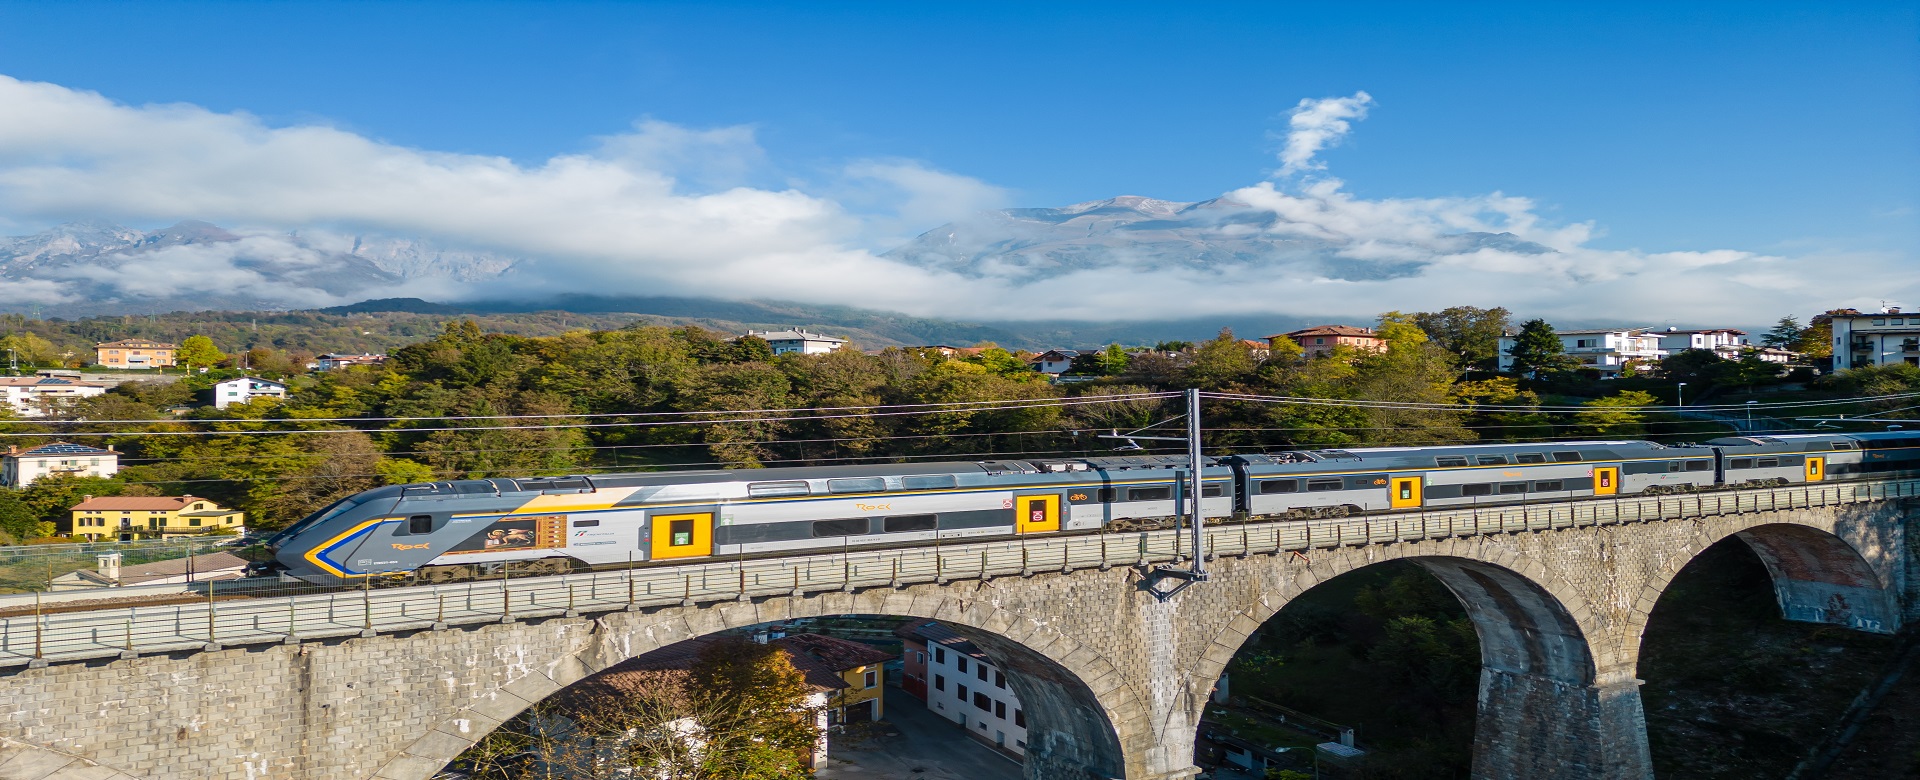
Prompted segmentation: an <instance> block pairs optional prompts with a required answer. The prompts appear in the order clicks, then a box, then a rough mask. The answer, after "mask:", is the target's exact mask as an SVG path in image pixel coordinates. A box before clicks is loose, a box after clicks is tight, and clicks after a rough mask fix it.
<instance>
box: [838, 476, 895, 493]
mask: <svg viewBox="0 0 1920 780" xmlns="http://www.w3.org/2000/svg"><path fill="white" fill-rule="evenodd" d="M886 489H887V481H886V480H884V479H881V478H879V477H861V478H859V479H829V480H827V492H828V493H878V492H881V491H883V490H886Z"/></svg>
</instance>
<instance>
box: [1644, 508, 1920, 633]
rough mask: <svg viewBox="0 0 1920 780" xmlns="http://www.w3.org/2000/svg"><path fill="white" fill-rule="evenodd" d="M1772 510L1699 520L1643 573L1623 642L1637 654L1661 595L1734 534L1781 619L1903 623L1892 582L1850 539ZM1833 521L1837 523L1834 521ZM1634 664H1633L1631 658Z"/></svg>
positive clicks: (1874, 628) (1885, 626)
mask: <svg viewBox="0 0 1920 780" xmlns="http://www.w3.org/2000/svg"><path fill="white" fill-rule="evenodd" d="M1782 520H1783V518H1781V517H1780V516H1778V515H1769V516H1753V517H1750V518H1740V519H1733V520H1723V521H1720V522H1716V523H1711V524H1707V525H1703V526H1702V527H1701V528H1700V532H1699V533H1698V534H1696V535H1695V536H1694V537H1693V539H1692V540H1690V541H1689V542H1688V544H1687V546H1686V548H1685V549H1684V551H1683V553H1682V554H1680V555H1675V556H1672V557H1671V558H1669V559H1667V560H1666V561H1664V563H1663V565H1662V566H1660V567H1659V568H1658V569H1656V570H1655V571H1654V572H1653V574H1652V575H1651V576H1649V577H1648V578H1647V581H1646V584H1645V585H1644V587H1643V588H1642V590H1641V593H1640V597H1639V598H1638V599H1637V600H1636V601H1635V604H1634V609H1633V612H1632V614H1631V615H1630V616H1629V618H1628V627H1627V628H1628V633H1627V640H1628V641H1627V644H1628V645H1629V646H1630V649H1632V650H1633V651H1634V653H1635V656H1636V659H1635V660H1636V662H1637V660H1638V649H1639V647H1640V645H1641V643H1643V642H1644V641H1645V640H1646V631H1647V621H1648V619H1649V618H1651V616H1652V614H1653V607H1654V605H1655V604H1658V603H1659V601H1660V596H1661V594H1664V593H1666V591H1667V588H1668V587H1669V586H1671V585H1672V584H1673V579H1674V578H1675V577H1678V576H1679V575H1680V571H1681V570H1682V569H1685V568H1686V567H1687V564H1689V563H1692V562H1693V560H1694V559H1695V558H1698V557H1699V556H1700V554H1701V553H1703V552H1706V550H1707V548H1709V547H1712V546H1714V545H1715V544H1719V543H1720V542H1722V541H1724V540H1726V539H1728V538H1738V539H1739V540H1740V541H1741V542H1743V543H1745V544H1746V545H1747V549H1749V550H1752V551H1753V553H1754V555H1755V556H1756V557H1758V558H1759V559H1760V562H1761V563H1762V564H1763V565H1765V566H1766V569H1767V574H1768V575H1769V576H1771V577H1772V579H1773V589H1774V597H1775V599H1776V601H1777V602H1778V603H1779V605H1780V614H1781V617H1782V618H1784V619H1786V620H1794V621H1800V622H1807V623H1829V624H1832V625H1839V626H1846V627H1848V628H1852V629H1855V630H1859V631H1869V632H1873V633H1884V634H1891V633H1894V632H1895V631H1897V630H1898V629H1899V627H1900V624H1901V619H1900V606H1899V596H1898V593H1897V591H1898V588H1896V587H1894V584H1893V583H1891V582H1889V580H1890V579H1891V577H1889V576H1886V575H1883V573H1882V572H1881V571H1879V570H1878V569H1876V568H1875V567H1874V565H1873V562H1872V561H1870V560H1868V559H1867V556H1866V555H1864V554H1863V553H1862V552H1861V550H1860V549H1859V548H1858V547H1856V546H1855V545H1854V544H1853V543H1852V542H1849V541H1848V540H1847V539H1845V538H1843V537H1842V536H1841V535H1839V534H1837V533H1835V532H1834V530H1832V529H1830V528H1829V527H1827V524H1825V523H1820V522H1817V521H1816V522H1804V521H1802V518H1801V517H1799V516H1790V517H1788V518H1785V520H1786V521H1785V522H1783V521H1782ZM1836 524H1837V523H1836ZM1636 665H1637V663H1636Z"/></svg>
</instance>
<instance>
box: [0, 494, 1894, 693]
mask: <svg viewBox="0 0 1920 780" xmlns="http://www.w3.org/2000/svg"><path fill="white" fill-rule="evenodd" d="M1917 496H1920V480H1890V481H1878V482H1847V483H1834V484H1819V485H1798V486H1789V487H1779V488H1760V489H1749V490H1737V491H1717V492H1709V493H1695V494H1681V495H1666V496H1628V497H1619V498H1613V499H1588V500H1579V501H1568V502H1560V503H1546V504H1538V505H1531V506H1527V505H1518V506H1516V505H1504V506H1499V507H1486V508H1459V509H1445V510H1425V511H1414V512H1405V513H1399V514H1384V515H1371V516H1365V517H1353V518H1340V519H1322V520H1298V521H1261V522H1248V523H1227V524H1220V525H1212V526H1209V527H1208V529H1207V535H1206V536H1207V545H1208V551H1209V554H1211V555H1214V556H1221V555H1226V556H1233V555H1241V556H1250V555H1254V554H1277V553H1285V552H1294V551H1299V552H1306V551H1311V550H1315V549H1326V548H1336V547H1346V546H1357V545H1366V544H1382V543H1394V542H1415V541H1422V540H1428V539H1443V538H1449V537H1460V536H1476V535H1486V534H1505V533H1518V532H1528V531H1545V530H1554V529H1564V528H1583V527H1593V526H1604V525H1623V524H1628V523H1643V522H1653V521H1665V520H1680V519H1689V518H1696V517H1711V516H1717V515H1729V514H1738V513H1744V512H1768V511H1777V510H1787V509H1801V508H1810V507H1823V506H1836V505H1845V504H1857V503H1866V502H1875V501H1887V500H1897V499H1904V498H1913V497H1917ZM1185 544H1186V538H1185V536H1184V535H1183V534H1182V533H1181V532H1179V531H1175V530H1160V531H1144V532H1133V533H1085V534H1077V535H1070V536H1043V537H1029V538H1023V539H1018V540H1003V541H993V542H979V543H969V544H953V545H938V546H919V547H907V548H896V549H883V550H856V551H843V552H838V553H814V554H808V555H804V556H794V557H789V558H774V559H743V560H734V561H712V560H709V561H707V562H703V563H693V564H686V565H682V566H655V567H647V568H639V569H628V570H620V571H598V572H593V573H587V574H570V575H561V576H549V577H537V578H527V579H520V580H512V579H508V580H487V581H481V582H471V583H460V584H448V585H420V586H413V587H405V588H387V589H373V588H370V587H369V588H365V589H362V590H358V591H332V592H327V593H314V594H306V595H291V596H286V597H284V598H270V597H269V598H246V599H239V600H230V601H219V600H217V599H218V596H219V594H220V592H221V590H220V586H218V585H215V586H214V587H213V589H212V590H210V591H209V592H208V593H207V600H206V601H204V602H197V603H193V604H176V605H166V606H145V607H141V606H132V607H120V608H102V609H97V610H89V611H74V612H62V613H58V614H36V615H25V616H16V617H10V618H5V619H0V667H7V666H21V665H28V666H43V665H46V664H47V663H49V662H54V661H60V662H65V661H75V660H82V659H90V658H109V657H114V656H120V657H124V658H131V657H137V656H139V655H142V654H154V653H172V652H182V651H197V650H216V649H219V648H221V647H223V646H229V645H250V644H264V643H286V644H297V643H299V642H301V641H303V640H311V639H329V638H339V637H351V636H366V637H371V636H377V635H379V634H382V633H392V632H400V631H417V630H423V629H441V628H447V627H451V626H457V625H475V624H483V623H501V622H509V623H510V622H513V621H515V620H521V619H528V618H547V617H560V616H577V615H581V614H587V613H596V612H614V611H621V610H628V611H638V610H643V609H648V608H655V607H664V606H672V605H684V606H691V605H694V604H699V603H702V602H714V601H728V600H739V601H748V600H751V599H754V598H761V597H771V596H804V595H807V594H809V593H819V592H825V591H834V590H841V591H849V592H851V591H855V590H858V589H861V588H882V587H901V586H905V585H909V584H915V583H925V582H936V583H941V584H945V583H947V582H950V581H953V580H970V579H991V578H994V577H1008V576H1031V575H1033V574H1034V573H1036V572H1041V571H1059V572H1071V571H1073V570H1076V569H1096V568H1097V569H1102V570H1104V569H1109V568H1112V567H1114V566H1144V565H1150V564H1154V563H1164V562H1168V561H1173V560H1177V559H1178V558H1180V557H1181V556H1182V555H1183V554H1184V553H1185V552H1186V550H1185V548H1184V545H1185ZM236 590H238V588H236Z"/></svg>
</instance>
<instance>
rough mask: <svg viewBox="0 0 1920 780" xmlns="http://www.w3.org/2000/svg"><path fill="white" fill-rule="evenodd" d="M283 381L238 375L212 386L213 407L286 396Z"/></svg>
mask: <svg viewBox="0 0 1920 780" xmlns="http://www.w3.org/2000/svg"><path fill="white" fill-rule="evenodd" d="M286 397H287V385H286V383H285V382H275V381H273V380H271V379H259V378H256V377H250V376H239V377H234V378H232V379H229V380H227V381H225V382H220V383H218V384H215V385H214V386H213V408H215V409H225V408H227V407H229V406H232V405H234V404H244V403H247V402H248V401H252V400H253V399H255V398H286Z"/></svg>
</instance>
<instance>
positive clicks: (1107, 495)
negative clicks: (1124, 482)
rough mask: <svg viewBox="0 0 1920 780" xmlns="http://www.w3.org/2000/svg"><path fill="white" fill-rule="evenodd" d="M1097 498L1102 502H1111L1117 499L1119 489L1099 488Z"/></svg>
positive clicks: (1118, 497)
mask: <svg viewBox="0 0 1920 780" xmlns="http://www.w3.org/2000/svg"><path fill="white" fill-rule="evenodd" d="M1097 500H1098V501H1099V502H1100V503H1102V504H1111V503H1113V502H1115V501H1119V500H1120V491H1118V490H1115V489H1113V488H1101V489H1100V493H1099V498H1098V499H1097Z"/></svg>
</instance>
